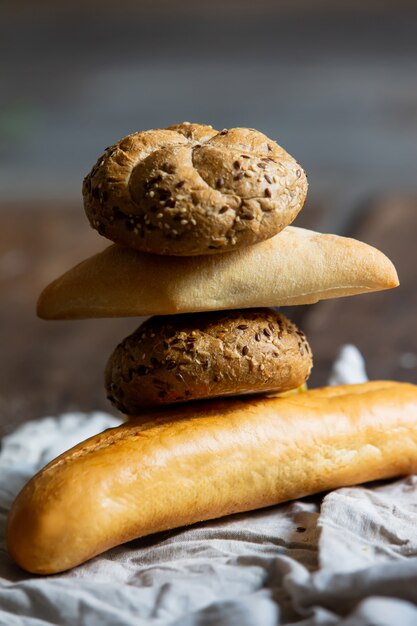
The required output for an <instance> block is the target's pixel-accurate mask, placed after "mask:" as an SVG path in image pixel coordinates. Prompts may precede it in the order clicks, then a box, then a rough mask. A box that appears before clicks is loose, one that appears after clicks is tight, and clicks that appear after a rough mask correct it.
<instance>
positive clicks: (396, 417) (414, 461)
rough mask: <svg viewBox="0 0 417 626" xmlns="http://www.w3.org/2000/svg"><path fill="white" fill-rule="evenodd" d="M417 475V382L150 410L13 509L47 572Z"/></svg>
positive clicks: (20, 553) (39, 478)
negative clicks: (177, 533)
mask: <svg viewBox="0 0 417 626" xmlns="http://www.w3.org/2000/svg"><path fill="white" fill-rule="evenodd" d="M415 471H417V386H414V385H410V384H406V383H394V382H370V383H365V384H362V385H349V386H339V387H327V388H323V389H317V390H313V391H308V392H306V393H304V394H299V395H296V396H292V397H289V398H267V399H265V398H262V399H260V398H256V399H248V398H246V399H229V400H222V401H211V402H204V403H200V404H199V405H188V406H181V407H178V408H175V409H173V410H170V411H168V410H165V411H159V412H155V413H150V414H149V418H148V420H147V421H145V422H144V421H143V417H141V419H140V421H135V420H133V421H129V422H128V423H126V424H124V425H122V426H119V427H117V428H113V429H110V430H107V431H105V432H104V433H102V434H100V435H97V436H95V437H92V438H91V439H88V440H87V441H85V442H84V443H81V444H79V445H78V446H75V447H74V448H72V450H70V451H68V452H66V453H64V454H63V455H61V456H60V457H58V458H57V459H56V460H54V461H52V462H51V463H50V464H49V465H47V466H46V467H45V468H44V469H43V470H42V471H41V472H39V473H38V474H37V475H36V476H35V477H34V478H32V480H31V481H30V482H29V483H28V484H27V485H26V486H25V487H24V489H23V490H22V491H21V492H20V494H19V495H18V496H17V498H16V500H15V502H14V504H13V507H12V510H11V512H10V516H9V520H8V527H7V545H8V549H9V552H10V554H11V556H12V557H13V558H14V559H15V560H16V562H17V563H18V564H19V565H20V566H21V567H23V568H24V569H26V570H28V571H29V572H33V573H37V574H52V573H55V572H60V571H63V570H66V569H69V568H71V567H74V566H76V565H78V564H80V563H83V562H84V561H86V560H87V559H90V558H92V557H93V556H95V555H97V554H100V553H101V552H103V551H105V550H107V549H109V548H111V547H113V546H116V545H118V544H121V543H124V542H126V541H129V540H131V539H134V538H136V537H142V536H144V535H149V534H151V533H156V532H158V531H163V530H168V529H171V528H175V527H178V526H184V525H188V524H193V523H195V522H200V521H202V520H209V519H213V518H217V517H221V516H224V515H229V514H231V513H237V512H241V511H249V510H251V509H256V508H260V507H266V506H270V505H273V504H277V503H279V502H284V501H285V500H290V499H293V498H299V497H302V496H306V495H308V494H313V493H316V492H320V491H322V490H325V489H333V488H336V487H342V486H345V485H352V484H355V483H361V482H364V481H369V480H375V479H381V478H388V477H391V476H398V475H404V474H408V473H411V472H415Z"/></svg>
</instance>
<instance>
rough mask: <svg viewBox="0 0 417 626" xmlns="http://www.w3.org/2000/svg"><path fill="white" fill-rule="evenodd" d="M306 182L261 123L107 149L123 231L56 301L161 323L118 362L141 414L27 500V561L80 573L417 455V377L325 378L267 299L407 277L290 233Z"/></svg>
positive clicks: (111, 211)
mask: <svg viewBox="0 0 417 626" xmlns="http://www.w3.org/2000/svg"><path fill="white" fill-rule="evenodd" d="M306 194H307V179H306V176H305V173H304V171H303V169H302V168H301V167H300V166H299V165H298V163H297V162H296V161H295V160H294V159H293V158H292V157H291V156H290V155H289V154H288V153H287V152H286V151H285V150H284V149H283V148H281V147H280V146H278V145H277V144H276V143H275V142H274V141H272V140H271V139H269V138H268V137H266V136H265V135H263V134H262V133H260V132H257V131H256V130H253V129H246V128H234V129H230V130H222V131H221V132H218V131H215V130H213V128H211V127H210V126H201V125H198V124H186V123H184V124H179V125H176V126H171V127H169V128H167V129H158V130H151V131H146V132H139V133H135V134H133V135H130V136H128V137H126V138H124V139H122V140H121V141H119V142H118V143H117V144H115V145H113V146H111V147H109V148H107V149H106V151H105V153H104V155H103V156H101V157H100V158H99V160H98V161H97V163H96V165H95V166H94V167H93V169H92V170H91V172H90V173H89V175H88V176H87V177H86V178H85V180H84V186H83V195H84V203H85V209H86V212H87V216H88V218H89V220H90V223H91V225H92V226H93V227H94V228H96V229H97V230H98V232H99V233H100V234H102V235H104V236H105V237H108V238H109V239H111V240H112V241H114V242H115V243H114V244H113V245H112V246H110V247H108V248H107V249H106V250H104V252H102V253H100V254H97V255H95V256H93V257H91V258H90V259H87V260H86V261H84V262H82V263H80V264H79V265H77V266H76V267H75V268H73V269H71V270H70V271H68V272H67V273H66V274H64V275H63V276H62V277H60V278H58V279H57V280H56V281H54V282H53V283H52V284H51V285H49V286H48V287H47V288H46V289H45V290H44V292H43V294H42V295H41V297H40V300H39V304H38V314H39V315H40V316H41V317H42V318H44V319H80V318H87V317H114V316H151V317H150V318H149V319H148V320H147V321H145V322H144V323H143V324H142V325H141V326H139V328H138V329H137V330H136V331H135V332H134V333H133V334H132V335H130V336H129V337H127V338H126V339H125V340H124V341H122V343H121V344H119V345H118V346H117V348H116V349H115V351H114V353H113V354H112V355H111V357H110V359H109V362H108V364H107V368H106V374H105V385H106V389H107V392H108V397H109V400H110V401H111V402H112V403H113V404H114V405H115V406H116V407H118V408H119V409H120V410H121V411H122V412H123V413H124V414H125V415H127V416H130V417H129V419H128V420H127V421H126V422H125V423H124V424H123V425H122V426H120V427H117V428H114V429H110V430H108V431H105V432H104V433H101V434H100V435H97V436H96V437H93V438H91V439H89V440H87V441H86V442H83V443H82V444H79V445H78V446H76V447H75V448H73V449H72V450H69V451H68V452H66V453H64V454H63V455H61V456H60V457H58V459H55V460H54V461H52V462H51V463H50V464H49V465H47V466H46V467H45V468H44V469H43V470H42V471H41V472H40V473H39V474H37V475H36V476H35V477H34V478H32V480H31V481H30V482H29V483H28V484H27V485H26V486H25V487H24V489H23V490H22V491H21V493H20V494H19V495H18V497H17V499H16V501H15V503H14V505H13V507H12V510H11V513H10V516H9V523H8V532H7V538H8V547H9V551H10V553H11V554H12V556H13V557H14V558H15V560H16V561H17V563H19V564H20V565H21V566H22V567H23V568H25V569H27V570H29V571H31V572H35V573H54V572H58V571H63V570H65V569H68V568H70V567H73V566H75V565H78V564H80V563H82V562H84V561H85V560H87V559H89V558H91V557H93V556H94V555H96V554H99V553H100V552H103V551H104V550H106V549H108V548H110V547H112V546H115V545H117V544H120V543H123V542H126V541H129V540H131V539H133V538H136V537H140V536H144V535H148V534H151V533H155V532H158V531H162V530H167V529H171V528H175V527H177V526H182V525H188V524H192V523H195V522H200V521H203V520H208V519H213V518H216V517H220V516H223V515H229V514H231V513H235V512H241V511H247V510H251V509H254V508H258V507H265V506H269V505H272V504H276V503H279V502H282V501H284V500H288V499H291V498H296V497H301V496H303V495H307V494H311V493H315V492H318V491H321V490H324V489H331V488H335V487H338V486H342V485H347V484H354V483H358V482H362V481H366V480H373V479H377V478H382V477H388V476H393V475H397V474H403V473H408V472H410V471H413V470H414V469H416V468H417V390H416V388H415V387H414V386H412V385H407V384H400V383H394V382H373V383H366V384H363V385H352V386H340V387H332V388H323V389H317V390H311V391H305V383H306V380H307V379H308V376H309V373H310V370H311V367H312V355H311V350H310V347H309V345H308V342H307V340H306V338H305V336H304V334H303V333H302V332H301V331H300V330H298V329H297V327H296V326H295V325H294V324H293V323H292V322H291V321H289V320H288V319H287V318H286V317H284V315H282V313H281V312H277V311H275V310H274V309H273V308H266V307H271V306H272V307H282V306H286V305H295V304H307V303H313V302H317V301H318V300H320V299H327V298H334V297H340V296H347V295H353V294H358V293H364V292H370V291H377V290H381V289H389V288H391V287H395V286H396V285H397V284H398V280H397V275H396V272H395V268H394V267H393V265H392V263H391V262H390V261H389V260H388V259H387V258H386V257H385V256H384V255H383V254H382V253H381V252H379V251H378V250H376V249H374V248H372V247H370V246H368V245H366V244H364V243H361V242H358V241H355V240H353V239H347V238H344V237H337V236H334V235H322V234H319V233H316V232H312V231H307V230H303V229H300V228H295V227H292V226H289V224H291V222H292V221H293V220H294V218H295V217H296V215H297V214H298V212H299V211H300V210H301V208H302V206H303V203H304V200H305V198H306ZM163 405H164V406H163ZM64 538H65V541H64Z"/></svg>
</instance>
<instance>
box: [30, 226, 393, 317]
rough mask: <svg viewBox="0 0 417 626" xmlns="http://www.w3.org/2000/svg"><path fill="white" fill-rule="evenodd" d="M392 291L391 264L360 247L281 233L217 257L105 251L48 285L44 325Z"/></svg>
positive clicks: (300, 232)
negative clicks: (91, 318)
mask: <svg viewBox="0 0 417 626" xmlns="http://www.w3.org/2000/svg"><path fill="white" fill-rule="evenodd" d="M397 285H398V277H397V273H396V271H395V268H394V266H393V265H392V263H391V261H390V260H389V259H388V258H387V257H386V256H385V255H384V254H382V252H379V251H378V250H376V249H375V248H372V247H371V246H368V245H367V244H365V243H361V242H359V241H355V240H354V239H348V238H346V237H338V236H336V235H321V234H320V233H316V232H313V231H309V230H304V229H301V228H296V227H293V226H288V227H287V228H286V229H285V230H283V231H282V232H281V233H279V234H278V235H276V236H275V237H273V238H272V239H268V240H267V241H263V242H261V243H258V244H256V245H254V246H249V247H247V248H241V249H240V250H235V251H233V252H228V253H225V254H220V255H216V256H200V257H164V256H158V255H153V254H146V253H141V252H137V251H135V250H131V249H129V248H123V247H120V246H117V245H114V246H111V247H109V248H107V249H106V250H104V252H101V253H100V254H97V255H95V256H93V257H91V258H89V259H87V260H86V261H84V262H83V263H80V264H79V265H77V266H76V267H74V268H73V269H71V270H69V271H68V272H66V273H65V274H64V275H63V276H61V277H60V278H58V279H57V280H55V281H54V282H53V283H51V284H50V285H49V286H48V287H46V289H45V290H44V291H43V293H42V294H41V296H40V298H39V302H38V315H39V316H40V317H42V318H44V319H82V318H89V317H123V316H141V315H146V316H147V315H171V314H176V313H192V312H197V311H213V310H222V309H242V308H252V307H264V306H290V305H294V304H311V303H313V302H317V301H318V300H323V299H328V298H337V297H341V296H347V295H353V294H358V293H366V292H371V291H378V290H381V289H390V288H392V287H396V286H397Z"/></svg>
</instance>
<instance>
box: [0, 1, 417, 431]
mask: <svg viewBox="0 0 417 626" xmlns="http://www.w3.org/2000/svg"><path fill="white" fill-rule="evenodd" d="M0 67H1V83H0V220H1V222H0V294H1V299H2V300H1V301H2V307H1V309H0V315H1V324H0V342H1V346H2V349H1V363H0V368H1V370H0V425H1V428H2V431H3V432H8V431H10V430H12V429H13V428H14V427H15V425H17V424H18V423H20V422H22V421H25V420H28V419H34V418H37V417H40V416H42V415H48V414H54V413H56V412H61V411H65V410H70V409H71V410H72V409H81V410H92V409H104V410H110V411H111V409H110V407H109V406H108V404H107V402H106V400H105V395H104V390H103V384H102V376H103V374H102V372H103V368H104V364H105V362H106V359H107V358H108V356H109V354H110V353H111V351H112V350H113V348H114V347H115V345H116V343H118V341H119V340H120V339H121V338H122V337H124V336H125V335H126V334H128V333H129V332H131V331H132V330H133V329H134V328H135V327H136V325H137V323H138V322H137V320H135V319H121V320H89V321H85V322H50V323H46V322H41V321H40V320H37V319H36V317H35V313H34V310H35V301H36V297H37V294H38V293H39V291H40V290H41V288H42V287H43V286H44V285H45V284H46V283H47V282H48V281H50V280H51V279H53V278H55V277H56V276H57V275H58V274H59V273H61V272H63V271H65V270H66V269H68V268H69V267H70V266H71V265H73V264H75V263H76V262H77V261H80V260H82V259H83V258H85V257H86V256H89V255H90V254H93V253H94V252H96V251H98V250H100V249H102V248H103V247H105V246H106V245H107V243H106V240H104V239H102V238H100V237H99V236H98V235H97V234H96V233H95V232H93V231H91V230H90V228H89V226H88V223H87V220H86V218H85V216H84V213H83V208H82V202H81V191H80V190H81V181H82V178H83V176H84V175H85V174H86V173H87V171H88V170H89V169H90V168H91V166H92V164H93V163H94V162H95V160H96V158H97V156H98V155H99V154H100V153H101V152H102V151H103V149H104V148H105V147H106V146H107V145H109V144H111V143H113V142H114V141H116V140H118V139H119V138H121V137H122V136H124V135H126V134H128V133H131V132H134V131H137V130H140V129H147V128H153V127H161V126H162V127H163V126H165V125H169V124H172V123H176V122H181V121H196V122H202V123H208V124H212V125H213V126H214V127H215V128H216V127H217V128H224V127H231V126H250V127H255V128H257V129H259V130H261V131H263V132H264V133H266V134H267V135H269V136H271V137H272V138H274V139H276V140H277V141H278V142H279V143H281V144H282V145H283V146H284V147H285V148H287V149H288V151H289V152H290V153H291V154H293V155H294V156H295V157H296V158H297V160H299V161H300V163H301V164H302V165H303V167H304V168H305V169H306V171H307V173H308V175H309V182H310V191H309V198H308V201H307V204H306V206H305V207H304V209H303V211H302V212H301V214H300V216H299V217H298V218H297V221H296V225H299V226H305V227H308V228H313V229H316V230H322V231H327V232H335V233H339V234H348V235H352V236H355V237H357V238H359V239H362V240H364V241H366V242H368V243H370V244H373V245H376V246H378V247H380V248H381V249H382V250H383V251H384V252H386V253H387V254H388V255H389V256H390V257H391V258H392V260H393V261H394V262H395V263H396V265H397V268H398V270H399V274H400V279H401V282H402V286H401V287H400V288H399V289H397V290H396V291H395V292H387V293H380V294H375V295H369V296H359V297H357V298H347V299H341V300H334V301H329V302H322V303H319V304H317V305H314V306H312V307H298V309H297V310H293V311H291V312H290V314H291V316H292V317H293V318H294V319H296V320H297V321H299V323H300V324H301V325H302V327H303V329H304V330H305V331H306V333H307V335H308V337H309V338H310V341H311V344H312V347H313V352H314V355H315V369H314V373H313V376H312V379H311V382H312V384H313V385H317V384H323V383H324V382H325V380H326V377H327V375H328V372H329V368H330V365H331V362H332V360H333V359H334V357H335V356H336V354H337V352H338V350H339V348H340V346H341V345H342V344H343V343H344V342H353V343H355V344H356V345H357V346H358V347H359V349H360V350H361V351H362V353H363V354H364V356H365V358H366V361H367V366H368V373H369V375H370V376H371V377H372V378H388V377H389V378H396V379H399V380H410V381H412V382H417V336H416V335H417V333H416V314H417V292H416V288H415V284H416V278H417V244H416V243H415V242H416V241H417V3H416V2H415V1H413V2H405V1H401V0H395V1H394V0H393V1H391V2H388V1H385V2H384V1H382V0H379V1H377V0H375V1H370V0H367V1H361V2H353V1H351V2H347V1H339V2H337V3H335V2H330V1H328V2H324V1H322V2H319V1H314V0H309V1H307V0H306V1H301V0H288V1H278V0H275V1H274V0H257V1H254V0H252V2H250V1H247V0H240V1H233V0H230V1H227V0H223V1H222V2H218V1H216V0H211V1H209V0H207V1H203V0H200V2H192V1H191V0H189V1H186V0H171V1H169V0H166V1H161V0H153V1H150V0H149V1H143V2H140V1H136V2H133V1H131V2H128V1H125V0H118V2H117V3H113V4H112V3H103V2H91V1H85V2H81V0H78V1H73V2H71V3H68V4H59V3H56V2H45V1H44V2H42V1H40V2H37V3H33V2H30V1H27V2H23V1H21V2H12V1H6V2H5V1H3V2H0Z"/></svg>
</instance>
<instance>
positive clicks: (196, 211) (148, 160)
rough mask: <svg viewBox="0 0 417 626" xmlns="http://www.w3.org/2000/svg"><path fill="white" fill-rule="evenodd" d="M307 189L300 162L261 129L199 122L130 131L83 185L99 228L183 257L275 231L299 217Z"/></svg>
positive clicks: (139, 245) (133, 243)
mask: <svg viewBox="0 0 417 626" xmlns="http://www.w3.org/2000/svg"><path fill="white" fill-rule="evenodd" d="M306 194H307V179H306V176H305V174H304V172H303V170H302V168H301V167H300V166H299V165H298V164H297V162H296V161H295V160H294V159H293V158H292V157H291V156H290V155H289V154H288V153H287V152H286V151H285V150H284V149H283V148H281V147H280V146H278V145H277V144H276V143H275V142H274V141H272V140H271V139H268V137H266V136H265V135H263V134H262V133H260V132H258V131H256V130H254V129H251V128H232V129H230V130H224V131H221V132H220V133H219V132H217V131H215V130H213V129H212V128H211V126H202V125H200V124H177V125H175V126H170V127H169V128H167V129H157V130H149V131H143V132H139V133H134V134H132V135H129V136H128V137H125V138H124V139H122V140H120V141H119V142H118V143H116V144H114V145H113V146H110V147H109V148H107V149H106V151H105V153H104V154H103V155H102V156H101V157H100V158H99V159H98V161H97V163H96V164H95V165H94V167H93V169H92V170H91V172H90V173H89V174H88V176H86V178H85V180H84V184H83V196H84V206H85V210H86V213H87V216H88V219H89V221H90V223H91V225H92V226H93V228H96V229H97V230H98V231H99V233H100V234H102V235H104V236H106V237H108V238H109V239H111V240H113V241H115V242H117V243H120V244H123V245H126V246H129V247H132V248H135V249H137V250H143V251H146V252H152V253H154V254H168V255H179V256H190V255H200V254H212V253H216V252H224V251H226V250H231V249H234V248H239V247H241V246H247V245H250V244H253V243H256V242H258V241H262V240H264V239H267V238H269V237H272V236H273V235H275V234H276V233H278V232H279V231H281V230H282V229H283V228H284V227H285V226H287V224H290V223H291V222H292V221H293V220H294V218H295V216H296V215H297V213H298V212H299V211H300V209H301V207H302V206H303V203H304V200H305V197H306Z"/></svg>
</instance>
